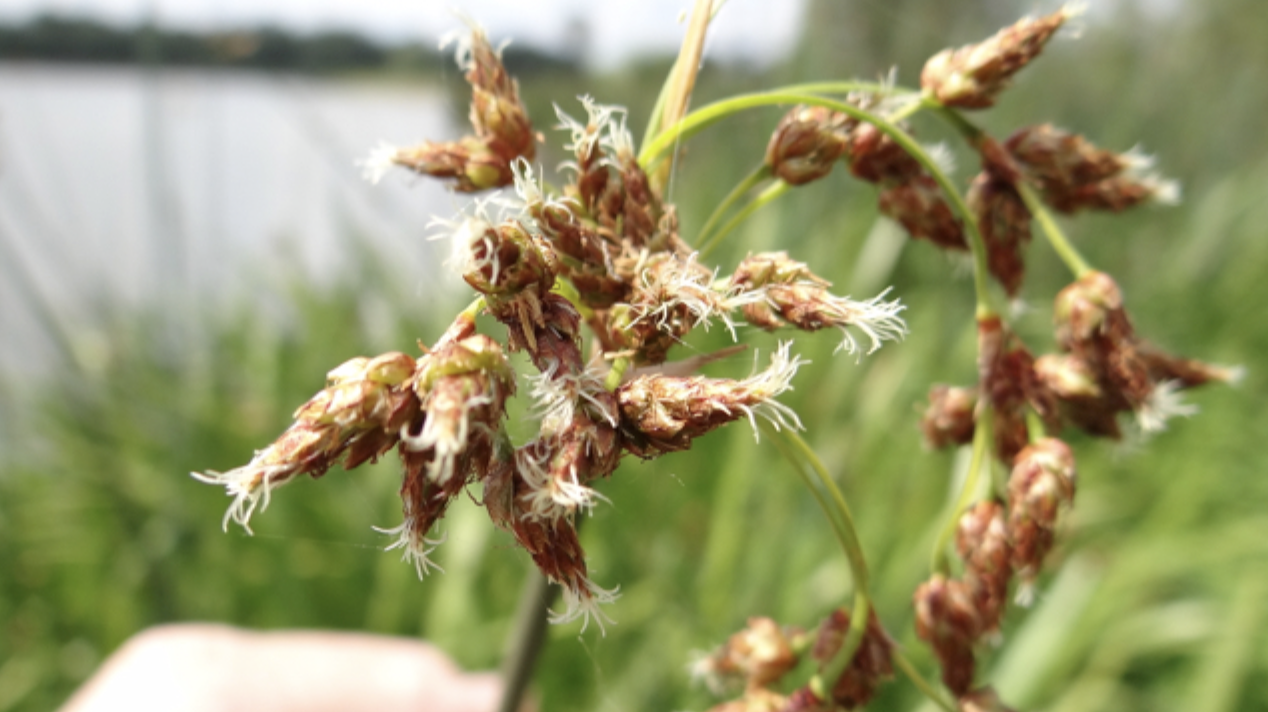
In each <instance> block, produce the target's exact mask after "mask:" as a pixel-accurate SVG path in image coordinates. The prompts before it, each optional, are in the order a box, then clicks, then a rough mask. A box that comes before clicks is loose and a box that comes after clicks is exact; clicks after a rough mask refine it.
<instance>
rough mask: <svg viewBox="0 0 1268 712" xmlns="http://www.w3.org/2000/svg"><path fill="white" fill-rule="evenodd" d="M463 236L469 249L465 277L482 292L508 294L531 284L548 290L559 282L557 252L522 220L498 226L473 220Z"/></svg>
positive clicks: (496, 294)
mask: <svg viewBox="0 0 1268 712" xmlns="http://www.w3.org/2000/svg"><path fill="white" fill-rule="evenodd" d="M461 237H462V238H465V239H466V242H467V248H468V250H469V252H468V255H467V264H466V270H465V271H464V272H463V275H462V278H463V279H464V280H466V282H467V284H470V285H471V286H472V288H474V289H475V290H476V291H478V292H480V293H481V294H485V295H489V296H495V297H503V298H504V297H507V296H510V295H514V294H516V293H518V292H521V291H523V290H525V289H528V288H530V287H534V288H535V289H536V291H537V293H538V294H545V293H546V292H549V291H550V288H551V286H552V285H553V284H554V283H555V269H554V254H553V253H552V252H551V251H550V248H549V247H546V246H545V245H544V244H539V243H538V241H537V239H535V238H534V237H533V235H532V234H530V233H529V232H528V230H527V229H525V227H524V225H523V224H521V223H520V222H519V221H518V220H507V221H505V222H503V223H502V224H500V225H497V226H496V227H495V226H493V225H490V224H489V223H486V222H484V221H482V220H471V221H469V222H468V224H467V225H466V226H464V230H463V234H462V236H461Z"/></svg>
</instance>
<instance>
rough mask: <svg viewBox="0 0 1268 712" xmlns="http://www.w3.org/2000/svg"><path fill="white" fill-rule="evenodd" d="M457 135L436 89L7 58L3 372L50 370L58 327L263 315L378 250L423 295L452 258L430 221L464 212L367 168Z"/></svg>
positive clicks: (405, 179) (438, 193)
mask: <svg viewBox="0 0 1268 712" xmlns="http://www.w3.org/2000/svg"><path fill="white" fill-rule="evenodd" d="M461 130H462V129H461V128H460V127H458V126H455V125H454V122H453V121H452V120H451V118H450V110H449V107H448V106H447V102H446V100H445V98H444V96H443V92H441V91H439V90H438V89H437V88H435V87H419V88H416V89H414V88H409V87H406V86H384V85H377V84H376V85H360V84H355V83H344V82H337V81H328V80H319V79H313V78H307V77H297V76H288V75H274V74H259V73H247V72H231V71H207V70H172V71H161V72H146V71H143V70H141V69H137V68H118V67H116V68H95V67H88V66H69V67H68V66H65V65H48V64H27V63H0V333H3V338H2V339H0V373H6V374H26V373H39V372H43V371H47V370H48V365H49V364H50V363H52V362H54V361H52V360H51V358H50V357H51V356H54V355H55V354H56V349H55V347H54V343H55V342H54V341H53V340H52V339H51V338H50V334H49V324H48V322H49V321H51V320H52V321H57V322H58V323H60V324H61V325H63V327H64V328H65V329H66V330H68V331H69V332H71V333H90V332H91V331H92V330H93V328H94V317H95V315H96V314H99V313H100V310H99V308H98V307H99V306H100V305H101V304H103V303H107V304H111V305H122V306H124V307H128V308H134V307H151V306H160V305H162V306H169V307H170V306H174V307H175V308H176V309H182V308H188V305H191V304H195V303H196V304H198V305H200V306H203V307H209V308H210V309H213V310H214V309H215V308H216V307H217V306H220V305H223V304H228V303H231V302H240V301H242V300H243V299H260V300H262V303H263V302H265V301H267V300H268V298H269V295H270V294H276V293H277V292H278V291H279V290H280V289H281V288H282V287H283V286H284V283H286V282H287V281H292V282H293V281H294V279H295V278H296V277H301V278H304V279H308V280H313V281H314V283H318V284H323V283H328V282H329V281H330V280H332V279H333V278H335V277H337V276H339V274H340V273H341V270H342V271H346V270H347V269H348V268H349V266H350V265H353V264H355V261H356V260H357V259H358V258H359V253H363V252H364V251H365V247H366V246H369V247H370V248H371V254H374V255H377V256H388V255H390V258H391V259H390V260H386V263H387V268H388V269H389V271H391V272H392V273H393V276H394V277H399V279H400V283H401V284H403V285H407V286H409V287H410V288H411V289H412V292H411V293H412V294H415V295H421V296H422V297H423V298H425V297H426V295H427V294H428V293H429V292H431V293H434V292H433V291H432V290H431V289H429V285H431V284H433V283H434V282H435V281H436V279H437V276H438V275H439V274H440V272H439V269H438V264H439V262H440V261H441V259H440V257H443V253H447V247H446V246H442V245H437V244H435V243H431V242H428V241H427V240H426V235H427V234H428V230H427V225H428V223H429V222H430V220H431V219H432V217H433V216H441V217H451V216H452V215H453V214H454V213H455V212H457V210H458V209H459V207H460V206H461V205H462V204H463V203H464V202H465V201H464V200H462V199H459V198H455V197H453V196H452V195H451V194H449V193H447V192H446V191H445V190H444V189H443V188H442V187H441V186H440V185H439V184H437V183H435V182H432V181H423V180H415V179H411V178H410V177H409V176H407V175H405V174H404V173H403V172H402V173H400V174H396V175H391V176H389V177H388V178H386V179H385V180H383V181H382V182H381V183H380V184H379V185H377V186H376V185H370V184H369V183H367V182H366V181H364V180H362V178H361V176H360V169H359V168H358V167H357V165H356V163H357V161H358V160H359V159H361V158H363V157H365V156H366V155H367V154H368V153H369V151H370V149H371V148H372V147H373V146H374V145H375V144H376V143H378V142H379V141H381V140H388V141H390V142H392V143H398V144H406V143H410V142H413V141H417V140H421V139H423V138H425V137H426V138H448V137H452V136H454V135H456V134H458V133H460V132H461ZM438 255H439V256H440V257H438Z"/></svg>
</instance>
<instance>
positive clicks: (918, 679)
mask: <svg viewBox="0 0 1268 712" xmlns="http://www.w3.org/2000/svg"><path fill="white" fill-rule="evenodd" d="M892 657H893V660H894V664H895V665H897V666H898V669H899V670H902V671H903V674H904V675H906V676H907V678H908V679H909V680H911V683H912V684H913V685H915V686H916V688H917V689H919V690H920V691H921V692H923V693H925V697H928V698H929V699H931V700H933V702H934V704H936V705H938V706H939V707H941V708H942V709H944V710H946V711H947V712H957V710H956V706H955V705H954V704H952V703H951V702H949V701H947V699H946V697H945V696H943V695H942V694H941V693H940V692H938V690H937V688H935V687H934V686H933V685H932V684H930V682H929V681H928V680H926V679H925V678H924V676H923V675H921V674H920V671H919V670H917V669H916V666H915V665H912V664H911V661H910V660H908V659H907V657H906V656H905V655H903V654H902V653H901V652H900V651H898V650H894V651H893V653H892Z"/></svg>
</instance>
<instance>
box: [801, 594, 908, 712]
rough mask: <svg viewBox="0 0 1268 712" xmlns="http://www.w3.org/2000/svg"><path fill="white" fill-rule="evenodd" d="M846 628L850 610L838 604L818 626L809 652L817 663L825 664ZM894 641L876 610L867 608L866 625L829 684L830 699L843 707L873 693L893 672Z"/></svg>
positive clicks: (856, 704) (868, 698) (865, 700)
mask: <svg viewBox="0 0 1268 712" xmlns="http://www.w3.org/2000/svg"><path fill="white" fill-rule="evenodd" d="M849 628H850V612H849V611H847V610H846V609H844V608H838V609H836V610H835V611H833V612H832V615H831V616H829V617H828V619H827V620H825V621H824V622H823V625H821V626H819V637H818V638H817V639H816V640H815V644H814V649H813V652H812V655H813V656H814V658H815V659H816V660H818V661H819V664H820V667H822V666H825V665H827V664H828V663H829V662H831V661H832V659H833V658H834V657H835V656H836V655H837V652H838V651H839V650H840V649H841V644H842V643H843V642H844V641H845V635H846V632H847V631H848V630H849ZM893 654H894V641H893V640H891V639H890V637H889V634H888V633H886V632H885V629H884V628H883V627H881V622H880V620H879V619H878V618H877V617H876V610H875V609H871V610H870V611H869V612H868V617H867V628H866V629H864V631H863V638H862V640H860V641H859V647H858V648H857V649H856V650H855V651H854V657H853V658H851V659H850V664H849V666H848V667H846V669H845V670H844V671H842V673H841V676H840V677H839V678H837V680H836V682H835V683H833V685H832V690H831V695H832V700H833V701H834V702H836V703H837V704H838V705H840V706H842V707H844V708H845V709H847V710H852V709H855V708H857V707H862V706H864V705H866V704H867V703H868V702H869V701H871V699H872V697H873V696H875V694H876V690H877V688H879V687H880V685H881V683H883V682H885V681H886V680H888V679H890V678H891V677H893V675H894V666H893Z"/></svg>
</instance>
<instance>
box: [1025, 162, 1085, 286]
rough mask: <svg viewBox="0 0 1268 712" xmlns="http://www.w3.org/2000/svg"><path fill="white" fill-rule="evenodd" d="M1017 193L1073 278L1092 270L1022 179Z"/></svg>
mask: <svg viewBox="0 0 1268 712" xmlns="http://www.w3.org/2000/svg"><path fill="white" fill-rule="evenodd" d="M1016 187H1017V193H1018V194H1020V195H1021V199H1022V202H1024V203H1026V208H1027V209H1028V210H1030V214H1031V215H1032V216H1034V218H1035V222H1037V223H1039V228H1040V229H1041V230H1042V231H1043V234H1044V237H1046V238H1048V244H1050V245H1052V249H1053V251H1055V252H1056V253H1057V256H1058V257H1060V258H1061V261H1062V262H1065V264H1066V266H1067V267H1069V268H1070V271H1071V272H1073V273H1074V276H1075V278H1076V279H1077V278H1079V277H1082V276H1083V275H1085V274H1087V273H1088V272H1091V271H1092V267H1091V266H1089V265H1088V263H1087V260H1085V259H1083V255H1080V254H1079V251H1078V250H1076V249H1075V248H1074V244H1073V243H1071V242H1070V241H1069V240H1068V239H1066V236H1065V233H1064V232H1062V231H1061V227H1060V226H1059V225H1057V221H1056V219H1054V218H1053V217H1052V213H1051V212H1050V211H1049V210H1048V208H1047V206H1045V205H1044V204H1043V201H1042V200H1040V199H1039V196H1038V195H1035V191H1034V189H1032V188H1031V187H1030V186H1028V185H1026V183H1025V182H1024V181H1017V186H1016Z"/></svg>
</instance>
